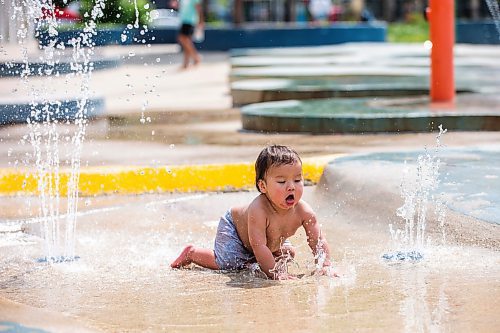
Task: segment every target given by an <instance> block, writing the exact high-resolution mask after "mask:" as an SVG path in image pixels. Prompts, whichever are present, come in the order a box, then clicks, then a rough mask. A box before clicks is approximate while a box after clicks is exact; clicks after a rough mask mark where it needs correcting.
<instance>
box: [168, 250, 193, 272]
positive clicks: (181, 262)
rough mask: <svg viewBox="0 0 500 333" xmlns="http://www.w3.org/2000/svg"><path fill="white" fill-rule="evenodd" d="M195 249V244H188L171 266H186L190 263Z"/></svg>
mask: <svg viewBox="0 0 500 333" xmlns="http://www.w3.org/2000/svg"><path fill="white" fill-rule="evenodd" d="M193 250H194V246H193V245H188V246H186V247H185V248H184V250H182V252H181V254H180V255H179V256H178V257H177V259H175V260H174V261H173V262H172V263H171V264H170V267H172V268H181V267H184V266H187V265H189V264H190V263H191V262H192V260H191V256H190V254H191V252H192V251H193Z"/></svg>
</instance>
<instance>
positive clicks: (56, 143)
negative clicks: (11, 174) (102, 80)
mask: <svg viewBox="0 0 500 333" xmlns="http://www.w3.org/2000/svg"><path fill="white" fill-rule="evenodd" d="M12 6H13V20H14V21H16V22H21V23H18V24H17V27H18V30H17V37H18V40H19V44H20V46H21V50H22V51H21V53H22V61H23V64H24V66H23V71H22V72H21V80H22V82H23V84H24V86H25V88H26V90H27V91H28V92H29V94H30V100H31V101H30V105H31V112H30V116H29V117H28V118H27V119H26V122H27V126H28V129H29V135H28V137H27V139H28V141H29V142H30V143H31V146H32V148H33V159H34V166H35V169H36V171H35V173H36V175H37V180H38V191H39V193H40V194H39V195H40V209H39V215H40V219H41V234H42V237H43V239H44V252H45V258H43V259H42V261H47V262H60V261H71V260H74V259H76V258H77V256H75V240H74V239H75V229H76V216H77V201H78V181H79V177H80V155H81V150H82V145H83V141H84V138H85V131H86V126H87V113H88V108H89V95H90V78H91V74H92V70H93V63H92V61H91V57H92V55H93V52H94V51H93V47H94V42H93V37H94V36H95V35H96V34H97V33H96V24H95V21H96V19H97V18H99V17H102V16H103V11H102V9H103V8H104V6H105V2H104V0H97V1H96V2H95V4H94V7H93V8H92V11H91V14H90V15H91V20H90V21H89V22H88V23H86V24H85V27H84V29H83V31H82V33H81V34H80V35H79V36H78V37H77V38H74V39H73V40H72V41H71V42H70V45H72V47H73V49H72V61H71V69H72V73H70V74H68V77H69V76H78V77H79V78H81V85H80V87H79V91H78V94H77V95H78V96H81V97H79V100H78V101H77V110H76V112H75V114H74V116H73V117H70V116H69V115H68V114H67V112H68V111H70V110H67V109H65V108H63V107H62V102H61V101H59V100H54V97H53V96H54V95H55V94H57V91H51V90H50V87H52V86H54V85H53V84H52V81H53V77H57V76H59V73H58V72H57V71H56V70H55V65H56V64H57V63H59V62H60V60H61V55H62V54H63V51H64V50H65V49H66V46H65V45H64V43H63V42H59V41H58V38H57V37H58V28H59V22H58V20H57V19H56V17H55V12H54V3H53V1H52V0H41V1H34V0H22V1H18V2H17V3H13V4H12ZM43 31H47V33H48V36H49V40H48V42H47V43H46V45H43V44H42V43H39V49H40V50H41V51H42V56H41V57H40V59H41V60H42V61H43V62H44V64H45V65H46V66H45V67H44V68H45V69H44V73H43V74H44V80H46V83H45V84H44V85H43V88H41V89H38V88H36V87H35V85H33V84H31V80H30V79H31V78H30V76H31V75H33V74H34V73H33V71H32V70H30V63H29V58H28V48H27V46H26V42H27V41H28V40H29V36H32V35H35V36H39V35H40V34H41V32H43ZM71 111H75V110H71ZM64 118H65V119H66V122H65V123H66V124H71V125H75V128H76V130H75V131H74V133H70V134H68V135H67V136H65V135H61V134H60V132H62V131H61V128H60V127H61V122H60V121H59V120H58V119H64ZM70 118H74V120H70ZM61 141H69V142H70V143H71V145H72V146H71V149H70V151H71V153H70V156H69V157H68V160H67V164H68V165H69V166H70V173H69V179H68V180H67V191H66V194H67V202H68V204H67V212H66V214H65V216H66V218H65V221H64V223H63V221H62V215H61V214H60V211H59V209H60V204H61V200H60V193H61V192H62V189H63V187H64V185H65V182H63V180H62V179H61V175H60V163H61V162H60V160H61V159H60V144H61Z"/></svg>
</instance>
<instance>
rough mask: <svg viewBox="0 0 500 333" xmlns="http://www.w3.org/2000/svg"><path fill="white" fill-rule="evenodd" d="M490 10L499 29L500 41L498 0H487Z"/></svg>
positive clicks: (498, 29) (499, 29)
mask: <svg viewBox="0 0 500 333" xmlns="http://www.w3.org/2000/svg"><path fill="white" fill-rule="evenodd" d="M485 1H486V5H487V6H488V10H489V11H490V13H491V16H492V17H493V22H495V27H496V28H497V32H498V38H499V39H500V6H499V5H498V0H485Z"/></svg>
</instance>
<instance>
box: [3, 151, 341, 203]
mask: <svg viewBox="0 0 500 333" xmlns="http://www.w3.org/2000/svg"><path fill="white" fill-rule="evenodd" d="M339 156H340V155H327V156H320V157H312V158H304V159H303V171H304V179H305V181H306V182H308V183H314V184H315V183H317V182H318V181H319V178H320V177H321V174H322V173H323V169H324V167H325V165H326V164H327V163H328V162H329V161H331V160H333V159H334V158H337V157H339ZM51 176H52V175H50V174H48V175H46V177H47V178H46V179H47V181H46V184H56V182H55V181H54V180H53V179H49V178H50V177H51ZM70 177H71V174H70V173H69V172H68V171H62V172H60V173H59V184H60V185H59V189H58V192H59V194H60V195H65V194H66V193H67V188H68V180H69V179H70ZM78 184H79V187H78V192H79V194H80V195H82V196H93V195H101V194H139V193H162V192H208V191H236V190H247V189H251V188H254V187H255V170H254V164H253V163H235V164H206V165H181V166H165V167H100V168H82V169H81V171H80V179H79V182H78ZM53 186H55V185H53ZM38 193H40V191H39V189H38V181H37V175H36V174H34V173H32V172H29V171H27V170H24V171H23V170H12V169H0V196H8V195H37V194H38Z"/></svg>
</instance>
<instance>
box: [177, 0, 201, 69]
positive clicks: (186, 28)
mask: <svg viewBox="0 0 500 333" xmlns="http://www.w3.org/2000/svg"><path fill="white" fill-rule="evenodd" d="M179 17H180V19H181V27H180V30H179V35H178V36H177V40H178V41H179V44H180V45H181V47H182V50H183V52H184V60H183V62H182V68H188V67H189V65H190V63H191V60H192V61H193V64H194V65H197V64H199V63H200V61H201V57H200V55H199V54H198V52H197V51H196V48H195V47H194V44H193V34H194V31H195V29H196V28H197V29H203V25H204V23H203V11H202V7H201V0H180V1H179Z"/></svg>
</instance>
